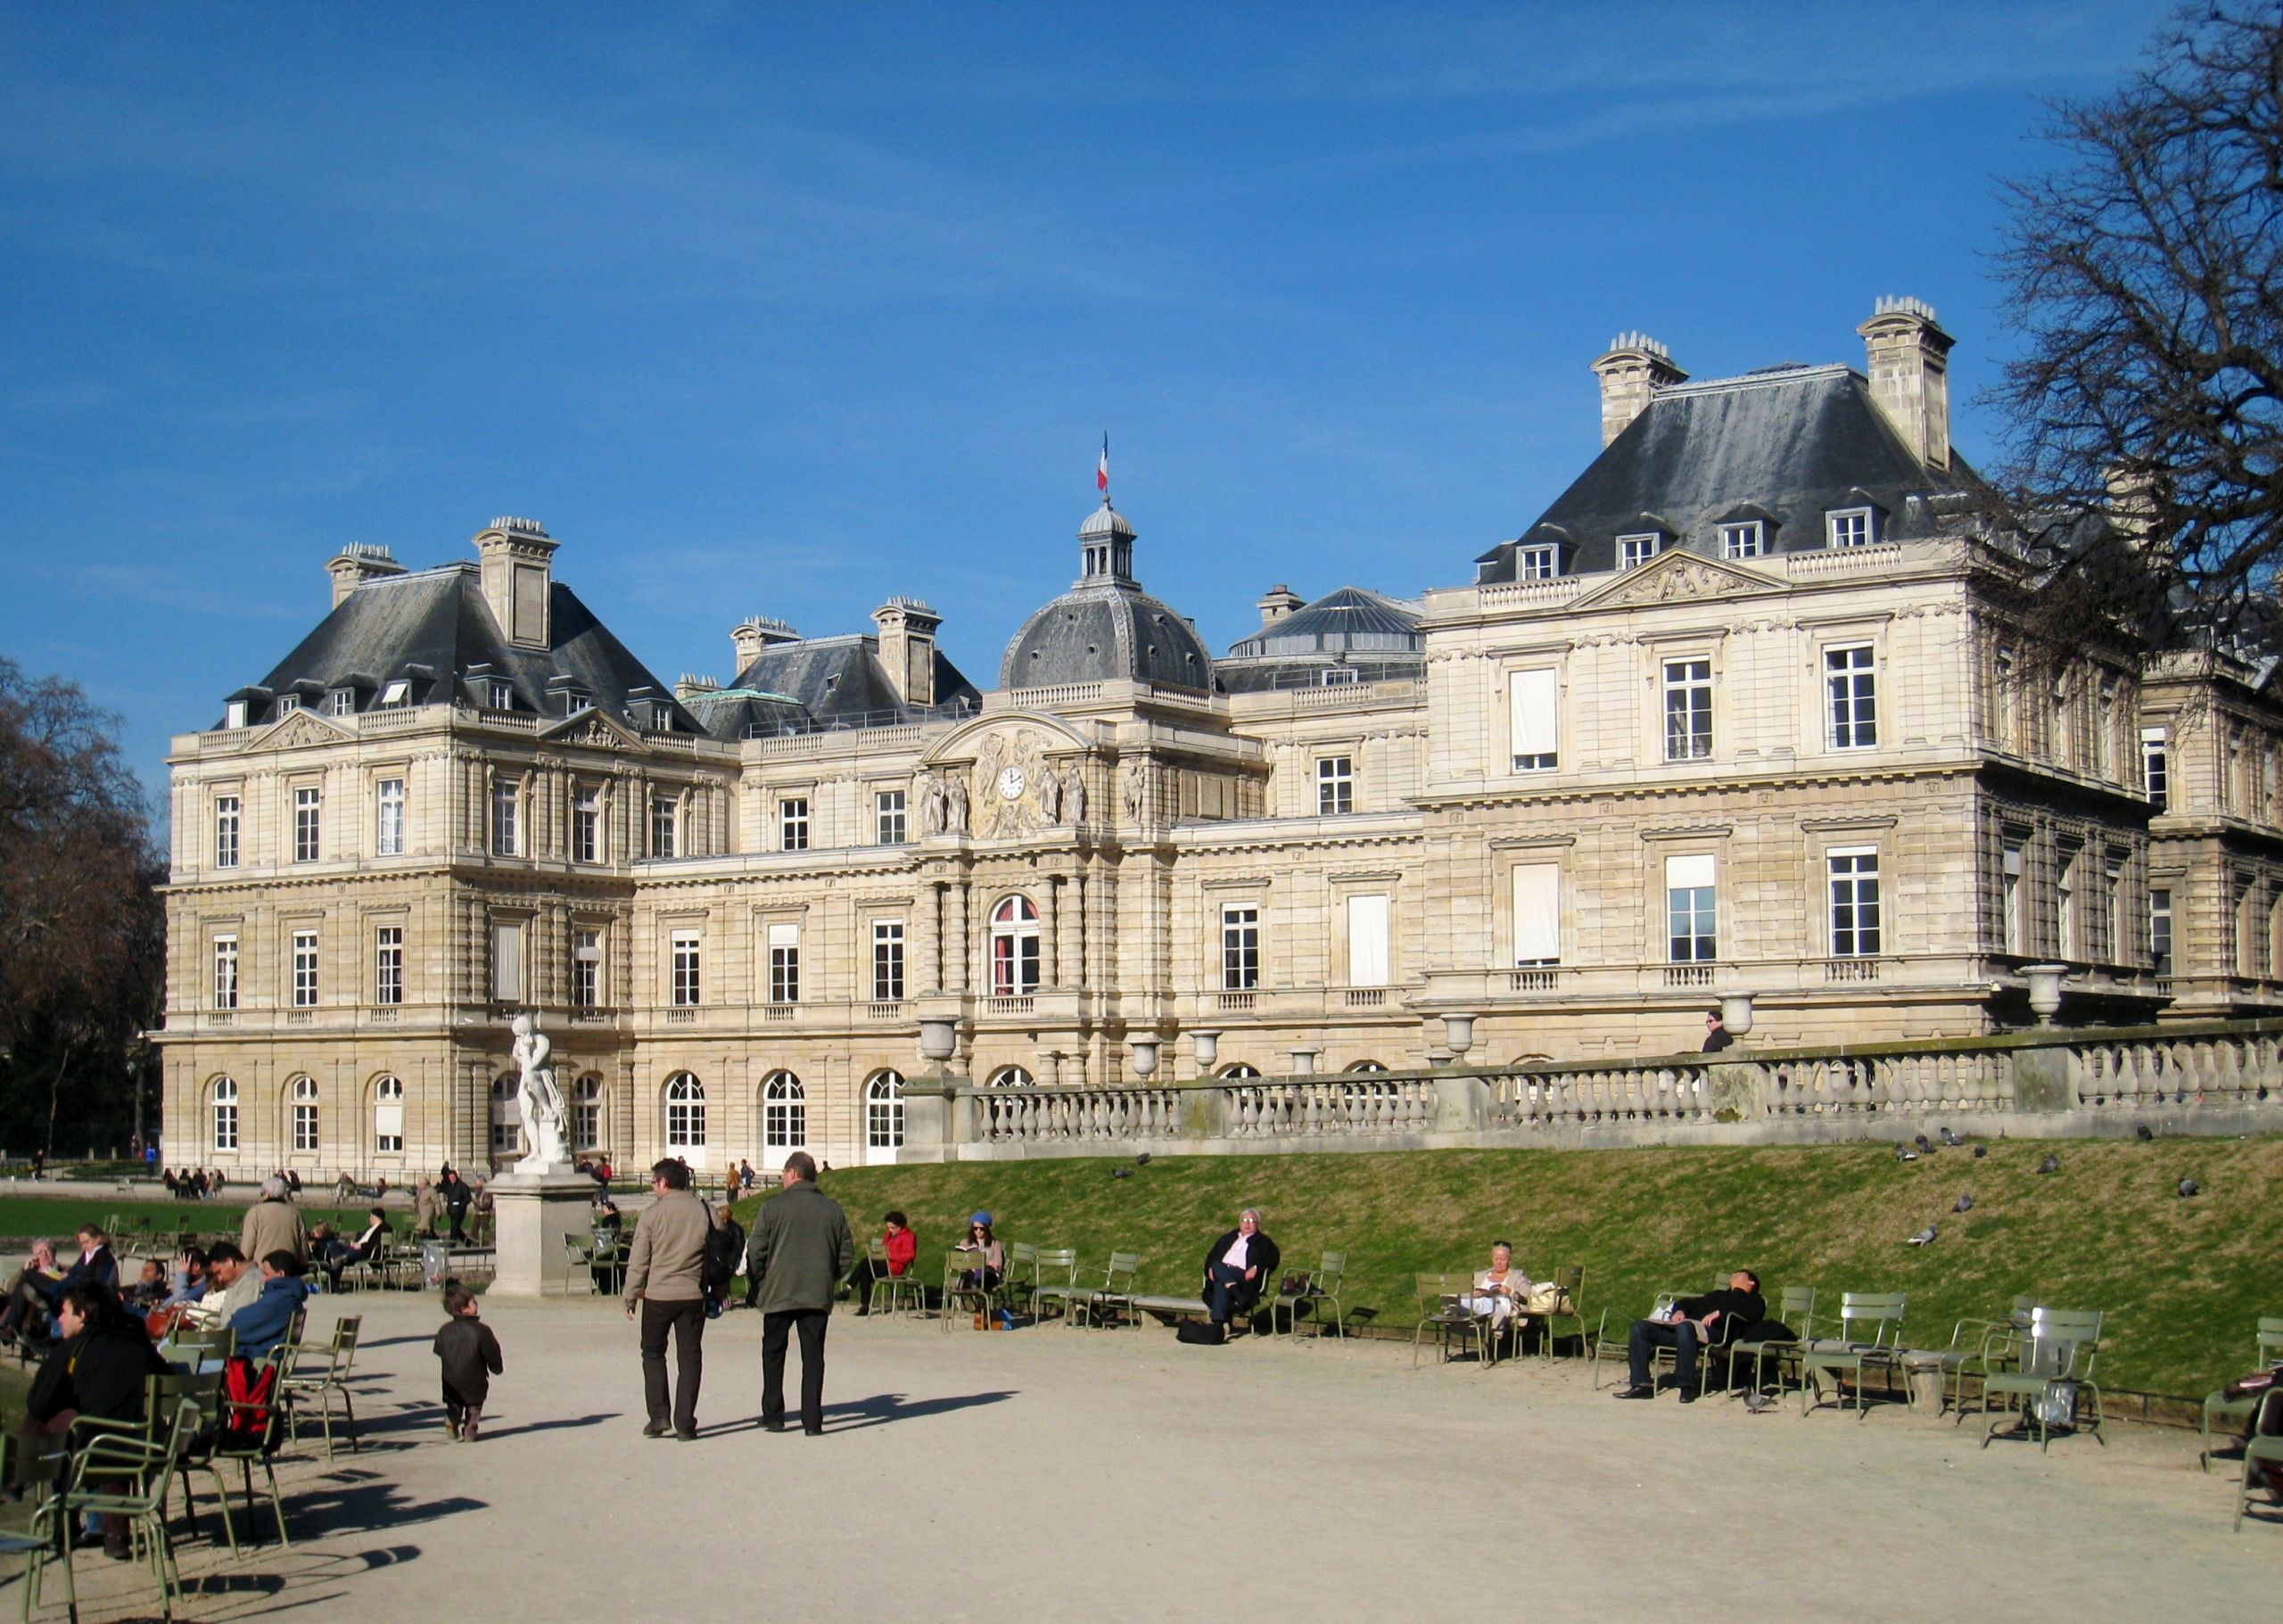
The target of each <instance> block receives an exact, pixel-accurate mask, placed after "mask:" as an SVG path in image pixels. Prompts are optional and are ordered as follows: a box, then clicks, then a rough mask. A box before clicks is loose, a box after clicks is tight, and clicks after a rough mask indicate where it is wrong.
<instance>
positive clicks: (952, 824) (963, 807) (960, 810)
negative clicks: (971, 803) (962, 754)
mask: <svg viewBox="0 0 2283 1624" xmlns="http://www.w3.org/2000/svg"><path fill="white" fill-rule="evenodd" d="M950 795H951V805H950V808H949V811H948V813H947V817H948V820H949V821H948V827H949V828H950V829H951V831H952V833H953V834H954V835H964V834H966V833H967V775H966V774H964V773H961V774H960V775H958V776H956V777H954V778H953V779H952V787H951V791H950Z"/></svg>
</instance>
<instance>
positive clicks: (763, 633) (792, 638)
mask: <svg viewBox="0 0 2283 1624" xmlns="http://www.w3.org/2000/svg"><path fill="white" fill-rule="evenodd" d="M800 640H801V634H800V633H799V632H797V631H794V630H793V628H792V627H790V626H788V625H787V624H786V623H785V622H783V621H773V620H770V619H768V618H767V617H766V616H764V615H759V614H755V615H751V616H748V617H747V618H746V619H745V620H741V621H739V622H738V623H737V624H736V625H734V626H732V627H730V628H729V647H731V648H734V649H735V650H737V661H738V668H737V670H736V671H733V672H730V673H729V675H730V676H732V677H736V676H738V675H740V674H741V673H742V672H744V671H745V668H746V666H748V665H750V664H753V663H754V661H755V660H758V659H759V658H761V656H762V652H763V651H764V650H766V649H771V648H774V647H777V645H778V644H779V643H797V642H799V641H800Z"/></svg>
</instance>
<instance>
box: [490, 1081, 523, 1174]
mask: <svg viewBox="0 0 2283 1624" xmlns="http://www.w3.org/2000/svg"><path fill="white" fill-rule="evenodd" d="M520 1081H521V1079H520V1078H519V1077H518V1076H516V1075H515V1073H514V1072H512V1071H503V1072H501V1073H500V1074H499V1076H496V1077H494V1078H492V1079H491V1154H492V1155H494V1156H513V1155H514V1154H515V1152H516V1151H517V1150H521V1149H522V1148H523V1122H522V1119H521V1118H519V1117H517V1116H516V1115H515V1085H516V1084H517V1083H518V1082H520Z"/></svg>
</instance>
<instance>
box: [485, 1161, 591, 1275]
mask: <svg viewBox="0 0 2283 1624" xmlns="http://www.w3.org/2000/svg"><path fill="white" fill-rule="evenodd" d="M491 1199H492V1203H493V1207H494V1216H493V1219H492V1223H493V1229H492V1245H493V1247H494V1249H495V1270H494V1273H493V1274H492V1277H491V1291H492V1294H493V1295H495V1296H499V1297H589V1296H592V1295H593V1293H594V1290H595V1282H594V1276H593V1275H592V1274H589V1272H588V1271H587V1270H585V1269H574V1268H573V1266H572V1264H571V1261H570V1254H569V1251H568V1249H566V1248H565V1245H564V1240H565V1237H567V1236H575V1237H576V1238H578V1239H579V1240H581V1241H584V1240H585V1239H587V1237H588V1236H589V1234H590V1233H591V1232H592V1230H593V1217H594V1203H595V1181H594V1180H592V1179H590V1178H589V1177H588V1176H587V1175H585V1174H583V1173H571V1172H563V1173H503V1174H501V1175H499V1177H497V1178H495V1179H493V1180H492V1181H491Z"/></svg>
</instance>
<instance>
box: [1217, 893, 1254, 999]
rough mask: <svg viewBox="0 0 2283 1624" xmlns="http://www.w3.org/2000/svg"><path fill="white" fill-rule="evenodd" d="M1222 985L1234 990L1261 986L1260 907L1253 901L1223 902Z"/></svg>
mask: <svg viewBox="0 0 2283 1624" xmlns="http://www.w3.org/2000/svg"><path fill="white" fill-rule="evenodd" d="M1221 985H1222V986H1223V987H1224V988H1226V989H1227V990H1228V991H1230V992H1234V993H1242V992H1249V991H1251V990H1252V989H1253V988H1254V987H1257V986H1258V985H1260V909H1259V908H1258V907H1257V906H1256V905H1255V904H1254V903H1224V904H1222V908H1221Z"/></svg>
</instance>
